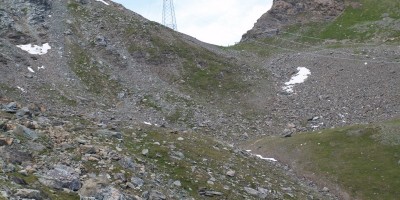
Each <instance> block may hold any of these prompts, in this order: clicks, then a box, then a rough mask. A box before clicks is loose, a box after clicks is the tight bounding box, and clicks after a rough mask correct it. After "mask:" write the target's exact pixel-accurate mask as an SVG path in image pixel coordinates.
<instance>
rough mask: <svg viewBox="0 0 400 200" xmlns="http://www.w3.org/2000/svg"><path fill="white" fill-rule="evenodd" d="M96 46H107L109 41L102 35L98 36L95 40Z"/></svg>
mask: <svg viewBox="0 0 400 200" xmlns="http://www.w3.org/2000/svg"><path fill="white" fill-rule="evenodd" d="M94 42H95V44H96V45H99V46H107V44H108V39H107V38H106V37H104V36H102V35H98V36H96V38H95V41H94Z"/></svg>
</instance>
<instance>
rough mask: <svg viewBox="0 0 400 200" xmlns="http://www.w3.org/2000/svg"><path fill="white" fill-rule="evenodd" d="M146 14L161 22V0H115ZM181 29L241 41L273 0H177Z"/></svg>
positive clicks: (225, 42)
mask: <svg viewBox="0 0 400 200" xmlns="http://www.w3.org/2000/svg"><path fill="white" fill-rule="evenodd" d="M113 1H114V2H117V3H120V4H122V5H124V6H125V7H126V8H128V9H130V10H133V11H134V12H136V13H138V14H140V15H142V16H143V17H145V18H147V19H149V20H151V21H155V22H159V23H161V21H162V9H163V1H162V0H113ZM174 6H175V16H176V22H177V27H178V31H179V32H181V33H185V34H187V35H190V36H192V37H195V38H197V39H199V40H201V41H203V42H207V43H211V44H216V45H221V46H229V45H234V44H235V43H237V42H239V41H240V39H241V37H242V35H243V34H244V33H246V32H247V31H248V30H250V29H251V28H252V27H253V25H254V23H255V22H256V21H257V19H258V18H260V17H261V15H262V14H264V13H265V12H267V11H268V10H269V9H270V8H271V6H272V0H246V1H244V0H195V1H191V0H175V1H174Z"/></svg>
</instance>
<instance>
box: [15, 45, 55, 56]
mask: <svg viewBox="0 0 400 200" xmlns="http://www.w3.org/2000/svg"><path fill="white" fill-rule="evenodd" d="M17 47H18V48H20V49H22V50H24V51H27V52H28V53H30V54H33V55H44V54H46V53H47V51H49V50H50V49H51V46H50V45H49V43H45V44H43V46H38V45H32V44H25V45H17Z"/></svg>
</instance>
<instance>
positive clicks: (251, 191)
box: [244, 187, 258, 196]
mask: <svg viewBox="0 0 400 200" xmlns="http://www.w3.org/2000/svg"><path fill="white" fill-rule="evenodd" d="M244 191H246V192H247V193H248V194H250V195H253V196H258V191H257V190H255V189H253V188H249V187H244Z"/></svg>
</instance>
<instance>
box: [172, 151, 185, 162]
mask: <svg viewBox="0 0 400 200" xmlns="http://www.w3.org/2000/svg"><path fill="white" fill-rule="evenodd" d="M171 157H172V158H175V159H177V160H182V159H184V158H185V155H184V154H183V153H182V152H180V151H173V152H172V155H171Z"/></svg>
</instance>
